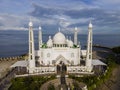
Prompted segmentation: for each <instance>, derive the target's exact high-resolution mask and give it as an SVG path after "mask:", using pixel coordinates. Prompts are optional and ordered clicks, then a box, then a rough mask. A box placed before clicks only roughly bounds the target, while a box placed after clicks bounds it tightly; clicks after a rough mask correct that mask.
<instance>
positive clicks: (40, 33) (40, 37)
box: [39, 26, 42, 50]
mask: <svg viewBox="0 0 120 90" xmlns="http://www.w3.org/2000/svg"><path fill="white" fill-rule="evenodd" d="M41 47H42V28H41V27H40V26H39V50H40V48H41Z"/></svg>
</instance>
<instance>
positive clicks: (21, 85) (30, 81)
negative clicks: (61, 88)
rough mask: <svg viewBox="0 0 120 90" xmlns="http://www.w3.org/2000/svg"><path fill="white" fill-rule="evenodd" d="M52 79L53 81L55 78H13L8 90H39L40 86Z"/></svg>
mask: <svg viewBox="0 0 120 90" xmlns="http://www.w3.org/2000/svg"><path fill="white" fill-rule="evenodd" d="M52 79H55V76H49V77H48V76H29V77H20V78H15V79H13V80H12V86H11V87H10V88H9V90H40V86H41V85H42V84H43V83H45V82H47V81H49V80H52ZM50 90H51V89H50Z"/></svg>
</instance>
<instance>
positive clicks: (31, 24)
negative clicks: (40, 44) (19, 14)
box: [29, 17, 33, 27]
mask: <svg viewBox="0 0 120 90" xmlns="http://www.w3.org/2000/svg"><path fill="white" fill-rule="evenodd" d="M29 26H30V27H32V26H33V23H32V20H31V17H30V21H29Z"/></svg>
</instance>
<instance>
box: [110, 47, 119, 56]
mask: <svg viewBox="0 0 120 90" xmlns="http://www.w3.org/2000/svg"><path fill="white" fill-rule="evenodd" d="M112 51H113V52H114V53H116V54H120V46H118V47H114V48H112Z"/></svg>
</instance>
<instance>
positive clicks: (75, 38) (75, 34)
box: [74, 27, 78, 45]
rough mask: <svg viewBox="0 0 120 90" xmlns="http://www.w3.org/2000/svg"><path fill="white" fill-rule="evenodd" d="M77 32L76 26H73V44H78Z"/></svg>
mask: <svg viewBox="0 0 120 90" xmlns="http://www.w3.org/2000/svg"><path fill="white" fill-rule="evenodd" d="M77 32H78V30H77V27H75V31H74V44H75V45H77V44H78V43H77Z"/></svg>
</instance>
